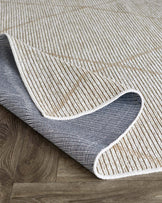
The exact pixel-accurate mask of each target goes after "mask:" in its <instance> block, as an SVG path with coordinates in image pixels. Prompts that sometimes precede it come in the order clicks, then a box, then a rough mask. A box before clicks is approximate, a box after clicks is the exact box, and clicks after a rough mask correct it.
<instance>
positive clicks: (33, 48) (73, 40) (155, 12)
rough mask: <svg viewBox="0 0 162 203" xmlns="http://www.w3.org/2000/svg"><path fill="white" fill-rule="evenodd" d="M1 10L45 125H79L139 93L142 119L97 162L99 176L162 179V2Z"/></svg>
mask: <svg viewBox="0 0 162 203" xmlns="http://www.w3.org/2000/svg"><path fill="white" fill-rule="evenodd" d="M0 9H1V10H0V19H1V23H0V33H1V34H2V33H6V34H7V36H8V39H9V41H10V45H11V48H12V50H13V54H14V56H15V60H16V62H17V65H18V68H19V71H20V74H21V77H22V79H23V81H24V83H25V86H26V87H27V89H28V91H29V94H30V96H31V98H32V99H33V101H34V103H35V104H36V105H37V107H38V109H39V110H40V111H41V112H42V114H43V115H44V116H45V117H47V118H57V119H67V118H68V119H69V118H75V117H77V116H80V115H83V114H86V113H89V112H92V111H94V110H96V109H98V108H101V107H102V106H104V105H106V104H108V103H109V102H111V101H112V100H114V99H115V98H117V97H119V96H120V95H122V94H124V93H125V92H128V91H131V90H132V89H133V90H137V91H139V92H141V93H142V95H143V97H144V101H145V102H144V107H143V110H142V113H141V115H140V116H139V118H138V120H137V121H136V122H135V123H134V125H133V126H132V128H131V129H129V131H128V132H126V133H125V135H124V137H122V138H121V139H120V140H119V141H118V142H116V143H114V144H113V145H112V146H109V147H108V148H107V149H104V150H103V151H102V153H100V154H99V155H98V156H97V158H96V160H95V163H94V173H95V174H96V175H97V176H98V177H100V178H105V179H106V178H114V177H124V176H129V175H134V174H143V173H149V172H156V171H161V167H162V150H161V146H162V140H161V97H162V96H161V95H162V94H161V70H162V68H161V67H162V63H161V58H162V52H161V51H162V38H161V37H162V36H161V24H162V22H161V18H162V2H161V1H160V0H159V1H155V0H154V1H146V0H135V1H133V0H132V1H130V0H128V1H125V0H109V1H106V0H96V1H92V0H87V1H86V0H85V1H82V0H72V1H70V0H67V1H63V0H55V1H54V0H48V1H47V0H24V1H20V0H17V1H15V0H12V1H9V0H3V1H2V0H0ZM56 87H57V88H56Z"/></svg>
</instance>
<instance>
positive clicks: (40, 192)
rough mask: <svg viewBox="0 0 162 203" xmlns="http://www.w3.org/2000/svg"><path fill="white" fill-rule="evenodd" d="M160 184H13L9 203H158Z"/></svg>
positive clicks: (161, 193) (128, 182) (159, 199)
mask: <svg viewBox="0 0 162 203" xmlns="http://www.w3.org/2000/svg"><path fill="white" fill-rule="evenodd" d="M161 187H162V182H161V181H152V182H149V184H148V182H145V181H134V183H132V182H131V181H124V180H123V181H97V182H93V183H91V182H79V183H52V184H49V183H48V184H39V183H36V184H28V183H26V184H14V186H13V193H12V200H13V201H11V203H16V202H17V203H20V202H25V203H27V202H32V203H35V202H46V203H49V202H50V203H51V202H55V203H66V202H77V203H79V202H85V203H92V202H94V203H99V202H100V203H107V202H108V203H111V202H123V203H124V202H130V203H137V202H141V203H148V202H149V203H152V202H156V203H160V202H161V196H162V190H161Z"/></svg>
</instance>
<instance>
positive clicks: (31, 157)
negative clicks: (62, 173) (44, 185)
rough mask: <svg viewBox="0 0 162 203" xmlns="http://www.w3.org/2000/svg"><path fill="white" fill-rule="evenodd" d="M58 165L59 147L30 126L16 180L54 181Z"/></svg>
mask: <svg viewBox="0 0 162 203" xmlns="http://www.w3.org/2000/svg"><path fill="white" fill-rule="evenodd" d="M57 165H58V149H57V148H56V147H55V146H54V145H53V144H52V143H50V142H49V141H47V140H46V139H45V138H43V137H42V136H41V135H39V134H38V133H37V132H35V131H34V130H32V129H31V128H30V127H28V129H27V131H26V133H25V137H24V143H23V147H22V151H21V155H20V158H19V162H18V166H17V171H16V179H15V180H16V182H28V183H29V182H54V181H55V180H56V176H57Z"/></svg>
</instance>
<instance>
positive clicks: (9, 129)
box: [0, 106, 162, 203]
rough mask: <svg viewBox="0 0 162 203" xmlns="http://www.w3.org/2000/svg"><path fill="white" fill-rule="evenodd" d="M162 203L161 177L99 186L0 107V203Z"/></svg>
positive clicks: (110, 182)
mask: <svg viewBox="0 0 162 203" xmlns="http://www.w3.org/2000/svg"><path fill="white" fill-rule="evenodd" d="M8 202H11V203H39V202H41V203H66V202H70V203H114V202H118V203H127V202H128V203H162V173H155V174H150V175H143V176H136V177H129V178H123V179H118V180H106V181H103V180H99V179H97V178H96V177H95V176H94V175H93V174H91V173H90V172H89V171H88V170H86V169H85V168H83V167H82V166H81V165H80V164H78V163H77V162H75V161H74V160H72V159H71V158H70V157H68V156H67V155H65V153H63V152H61V151H60V150H59V149H57V148H56V147H55V146H54V145H53V144H51V143H50V142H48V141H47V140H46V139H44V138H43V137H42V136H41V135H39V134H38V133H36V132H35V131H34V130H32V129H31V128H30V127H28V126H27V125H26V124H25V123H23V122H22V121H21V120H19V119H18V118H17V117H16V116H14V115H13V114H12V113H10V112H9V111H7V110H6V109H5V108H3V107H2V106H0V203H8Z"/></svg>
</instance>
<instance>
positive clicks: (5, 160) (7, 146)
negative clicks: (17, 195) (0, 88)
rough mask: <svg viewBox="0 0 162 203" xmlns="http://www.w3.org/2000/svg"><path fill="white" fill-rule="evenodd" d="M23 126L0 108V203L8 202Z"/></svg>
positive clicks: (21, 141) (20, 145)
mask: <svg viewBox="0 0 162 203" xmlns="http://www.w3.org/2000/svg"><path fill="white" fill-rule="evenodd" d="M24 129H25V126H24V125H22V124H21V121H20V120H19V119H17V118H16V117H15V116H13V115H12V114H11V113H10V112H9V111H7V110H6V109H4V108H3V107H1V106H0V202H4V203H6V202H8V201H9V196H10V193H11V189H12V184H13V182H14V177H15V173H16V167H17V163H18V159H19V155H20V151H21V148H22V143H23V136H22V134H23V131H24Z"/></svg>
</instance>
